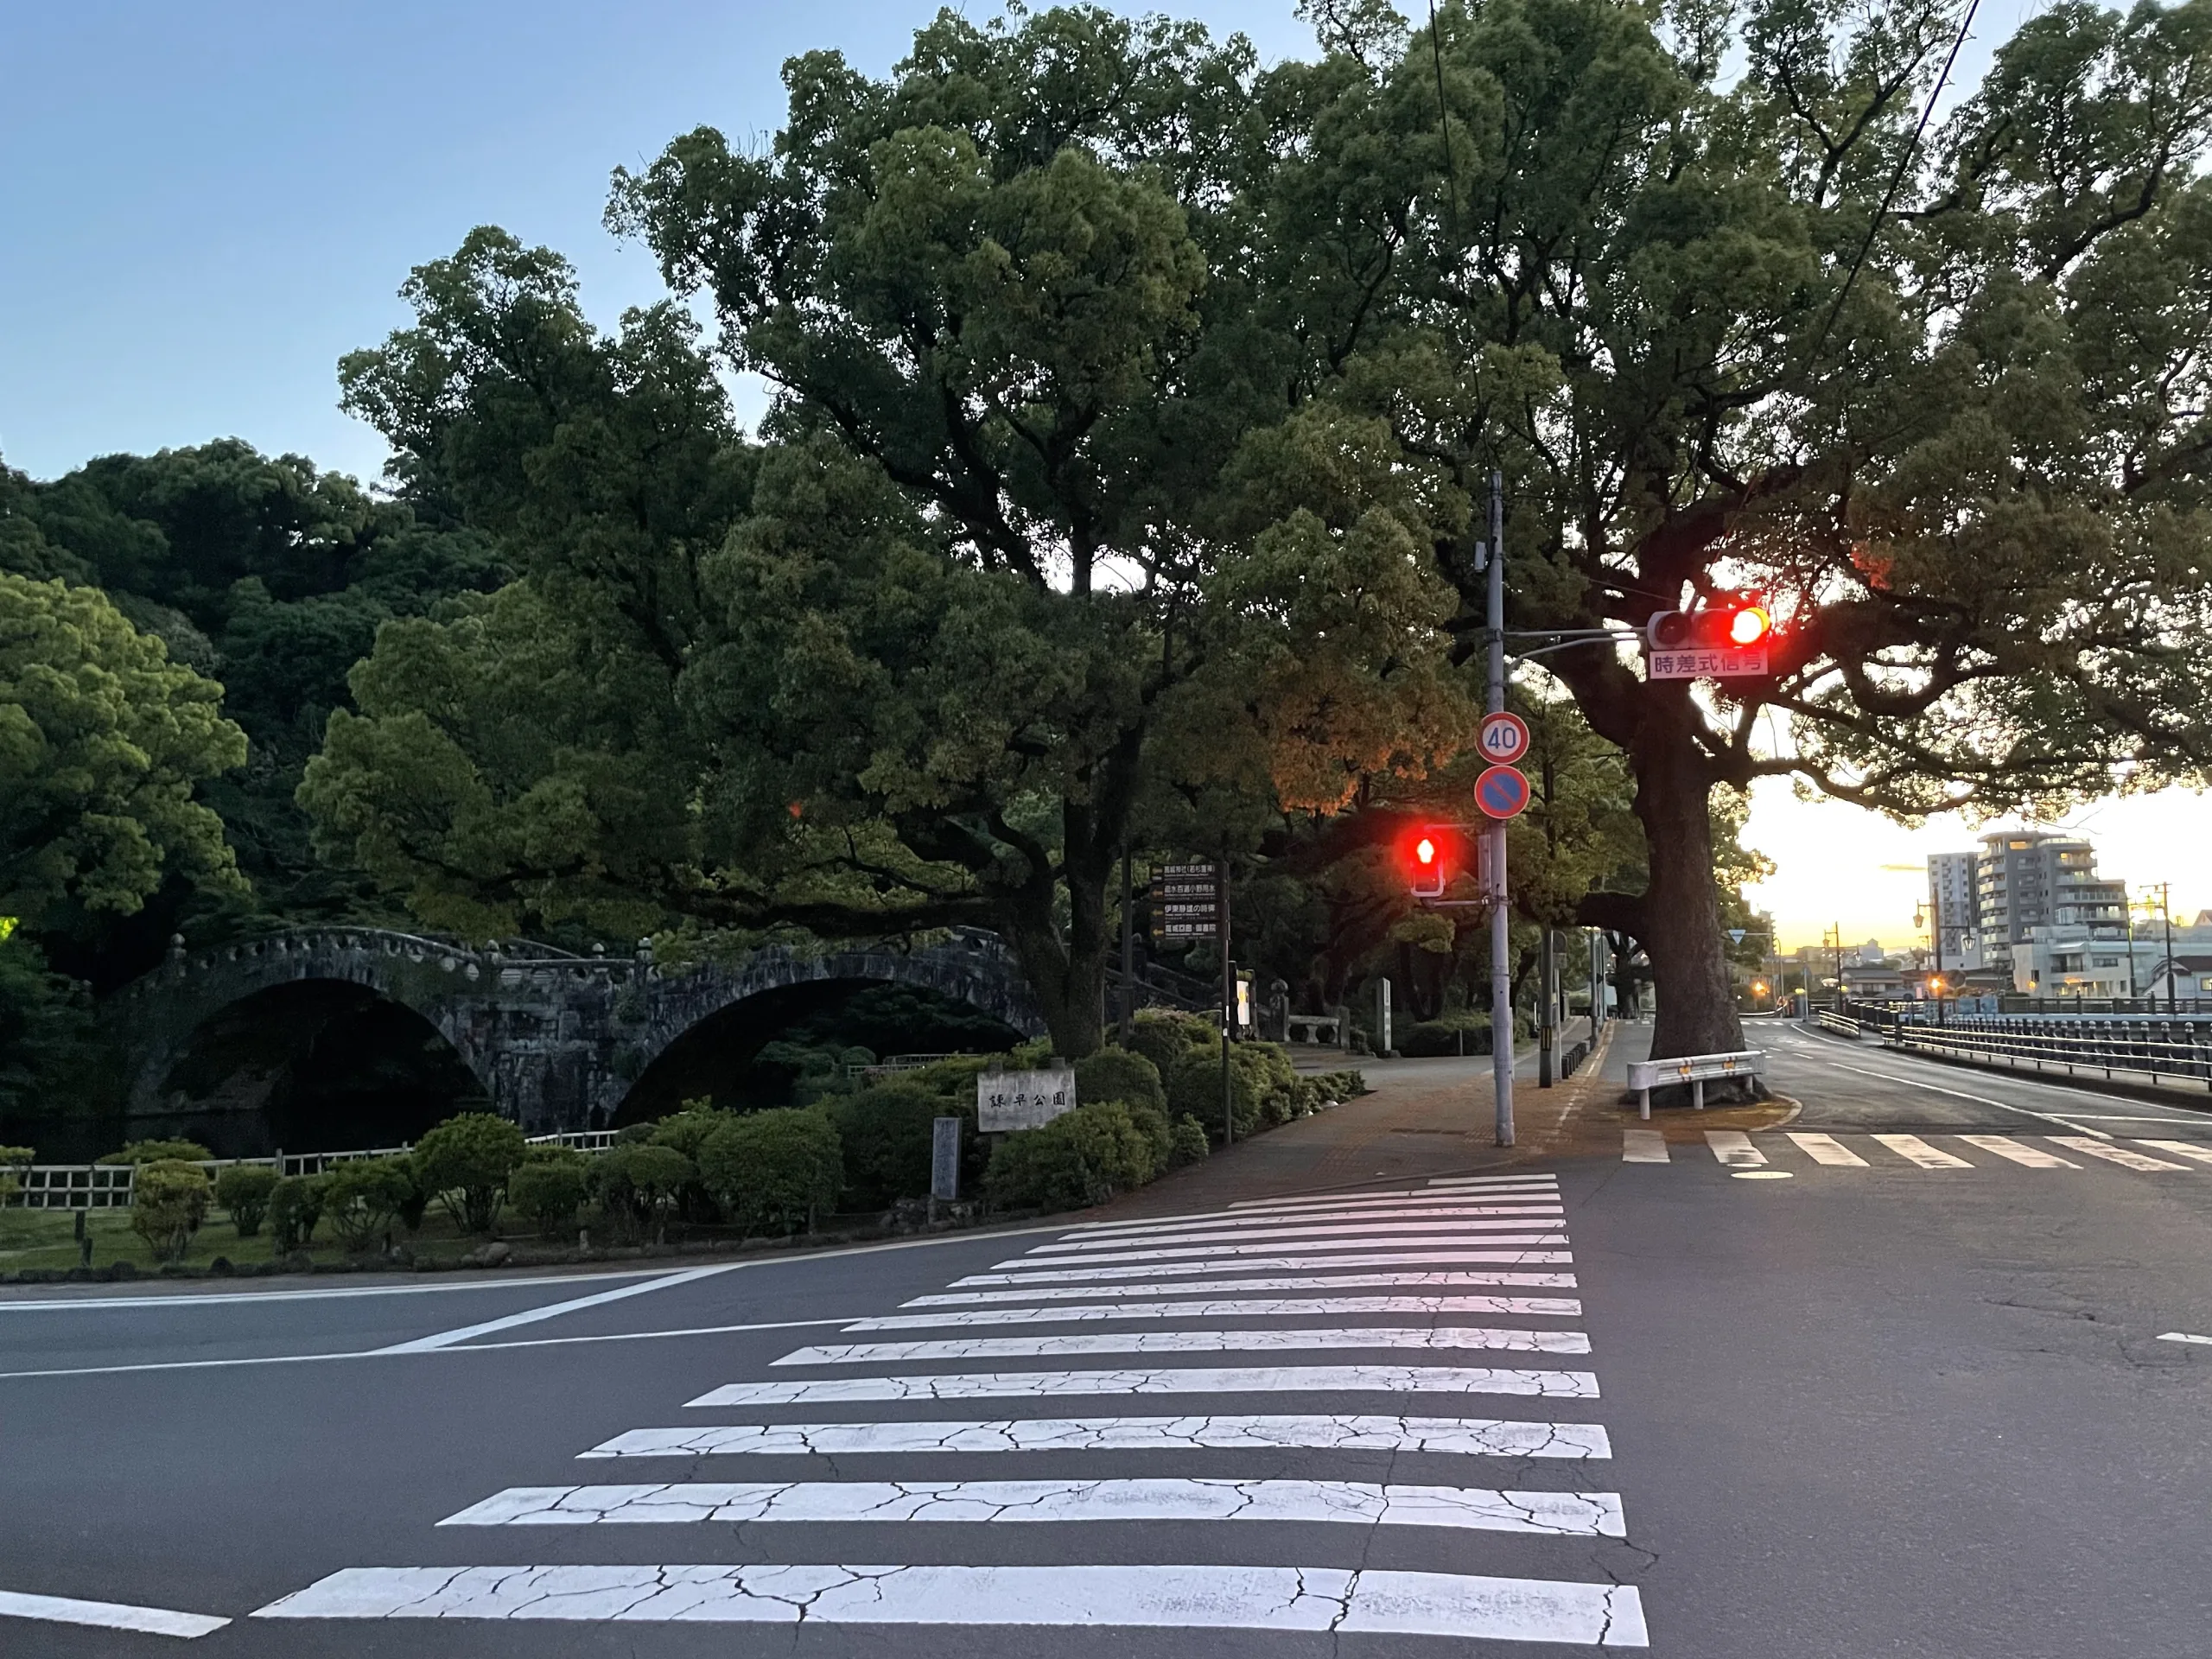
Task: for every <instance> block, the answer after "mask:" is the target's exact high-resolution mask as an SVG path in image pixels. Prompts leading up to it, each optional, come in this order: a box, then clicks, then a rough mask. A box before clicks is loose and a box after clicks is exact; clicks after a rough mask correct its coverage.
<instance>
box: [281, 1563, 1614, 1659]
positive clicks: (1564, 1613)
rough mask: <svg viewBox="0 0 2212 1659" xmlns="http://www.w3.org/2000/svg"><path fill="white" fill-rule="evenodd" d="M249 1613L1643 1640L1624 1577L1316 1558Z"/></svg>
mask: <svg viewBox="0 0 2212 1659" xmlns="http://www.w3.org/2000/svg"><path fill="white" fill-rule="evenodd" d="M253 1617H254V1618H487V1619H491V1618H496V1619H544V1618H557V1619H608V1620H615V1621H620V1622H624V1623H632V1624H634V1623H647V1622H656V1621H662V1620H670V1621H674V1620H681V1621H682V1622H683V1623H685V1624H700V1623H716V1622H721V1623H742V1624H798V1622H799V1620H800V1619H801V1618H804V1620H805V1621H806V1623H807V1624H932V1625H933V1624H953V1625H989V1624H1021V1625H1030V1626H1046V1627H1061V1628H1066V1627H1096V1626H1105V1627H1109V1628H1113V1627H1138V1628H1141V1627H1156V1628H1158V1627H1164V1628H1168V1629H1176V1630H1311V1631H1314V1632H1317V1633H1326V1634H1334V1633H1337V1632H1343V1633H1345V1634H1350V1635H1386V1636H1444V1637H1455V1638H1458V1639H1459V1640H1462V1641H1466V1640H1477V1639H1481V1640H1489V1641H1494V1642H1559V1643H1577V1644H1580V1645H1581V1646H1584V1647H1591V1646H1595V1645H1597V1644H1598V1643H1600V1642H1602V1643H1605V1645H1606V1646H1608V1647H1618V1648H1643V1647H1649V1645H1650V1637H1649V1634H1648V1633H1647V1631H1646V1630H1645V1627H1644V1622H1643V1604H1642V1602H1641V1601H1639V1600H1638V1599H1637V1592H1636V1589H1635V1587H1634V1586H1629V1585H1621V1586H1615V1585H1604V1584H1573V1583H1567V1582H1554V1581H1553V1580H1541V1579H1493V1578H1478V1577H1475V1576H1473V1575H1471V1574H1459V1573H1400V1572H1384V1571H1382V1570H1380V1569H1366V1570H1347V1569H1344V1568H1341V1567H1159V1566H1147V1567H872V1566H861V1567H838V1566H826V1565H825V1566H808V1567H709V1566H674V1567H348V1568H346V1570H345V1571H344V1572H342V1573H332V1574H331V1575H330V1576H329V1577H328V1578H326V1579H323V1580H320V1581H318V1582H317V1583H315V1584H313V1585H310V1586H308V1588H306V1589H305V1590H301V1591H296V1592H294V1593H293V1594H291V1595H289V1596H286V1597H285V1598H283V1599H282V1600H281V1601H275V1602H271V1603H270V1605H268V1606H266V1607H264V1608H262V1609H261V1610H260V1611H257V1612H256V1613H255V1614H254V1615H253Z"/></svg>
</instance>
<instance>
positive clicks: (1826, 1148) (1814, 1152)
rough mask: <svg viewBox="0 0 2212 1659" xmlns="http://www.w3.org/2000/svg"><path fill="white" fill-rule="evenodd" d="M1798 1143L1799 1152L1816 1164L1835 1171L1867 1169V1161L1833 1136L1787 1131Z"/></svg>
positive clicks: (1811, 1132) (1804, 1131)
mask: <svg viewBox="0 0 2212 1659" xmlns="http://www.w3.org/2000/svg"><path fill="white" fill-rule="evenodd" d="M1785 1133H1786V1134H1787V1135H1789V1138H1790V1139H1791V1140H1792V1141H1796V1144H1797V1147H1798V1150H1800V1151H1801V1152H1802V1153H1804V1154H1806V1155H1807V1156H1808V1157H1809V1158H1810V1159H1812V1160H1813V1161H1814V1162H1815V1163H1816V1164H1826V1165H1827V1166H1829V1167H1830V1168H1833V1169H1865V1168H1866V1160H1865V1159H1864V1158H1861V1157H1860V1156H1859V1154H1857V1153H1855V1152H1853V1151H1852V1149H1851V1148H1850V1147H1847V1146H1845V1145H1844V1144H1843V1142H1842V1141H1839V1140H1837V1139H1836V1138H1835V1137H1834V1135H1821V1134H1817V1133H1815V1132H1814V1131H1812V1130H1809V1129H1808V1130H1802V1131H1800V1130H1796V1129H1790V1130H1786V1131H1785Z"/></svg>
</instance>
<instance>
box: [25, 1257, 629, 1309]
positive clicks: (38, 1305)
mask: <svg viewBox="0 0 2212 1659" xmlns="http://www.w3.org/2000/svg"><path fill="white" fill-rule="evenodd" d="M666 1271H667V1270H666V1269H665V1268H645V1269H644V1270H642V1271H632V1272H625V1273H559V1274H547V1275H546V1276H544V1277H543V1278H537V1279H531V1278H483V1279H464V1280H460V1281H454V1282H452V1283H445V1284H434V1285H351V1286H347V1287H345V1288H343V1289H332V1290H222V1291H178V1292H175V1293H174V1294H170V1295H167V1296H42V1297H40V1298H38V1299H37V1300H25V1301H16V1300H0V1313H32V1312H35V1311H37V1310H40V1309H49V1310H50V1309H54V1308H59V1309H61V1310H63V1311H65V1312H67V1310H70V1309H73V1308H76V1309H84V1310H105V1309H108V1308H118V1307H219V1306H228V1305H230V1304H232V1303H237V1302H327V1301H337V1300H344V1299H348V1298H352V1297H355V1296H434V1295H436V1294H440V1293H442V1292H444V1291H451V1290H505V1291H531V1290H535V1289H537V1287H539V1286H540V1285H580V1284H606V1283H607V1282H608V1281H612V1280H617V1279H653V1278H658V1277H659V1276H661V1275H662V1274H664V1273H665V1272H666Z"/></svg>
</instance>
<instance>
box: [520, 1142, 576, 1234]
mask: <svg viewBox="0 0 2212 1659" xmlns="http://www.w3.org/2000/svg"><path fill="white" fill-rule="evenodd" d="M584 1192H585V1180H584V1161H583V1160H582V1159H581V1158H564V1159H553V1158H531V1159H525V1160H523V1162H522V1163H521V1164H520V1165H519V1166H517V1167H516V1170H515V1173H513V1174H512V1175H510V1176H508V1177H507V1203H508V1204H509V1205H511V1206H512V1207H513V1208H514V1209H516V1210H518V1211H520V1212H521V1213H522V1214H523V1215H524V1217H527V1218H528V1219H529V1220H531V1222H534V1223H535V1224H537V1230H538V1232H539V1233H540V1234H542V1235H543V1236H545V1237H547V1238H557V1237H559V1236H562V1235H563V1233H565V1232H567V1231H568V1230H569V1229H571V1228H572V1227H574V1226H575V1220H576V1209H577V1206H578V1205H582V1203H583V1201H584Z"/></svg>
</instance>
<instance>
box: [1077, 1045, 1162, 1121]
mask: <svg viewBox="0 0 2212 1659" xmlns="http://www.w3.org/2000/svg"><path fill="white" fill-rule="evenodd" d="M1075 1097H1076V1102H1077V1104H1079V1105H1084V1106H1097V1105H1103V1103H1105V1102H1107V1101H1109V1100H1118V1101H1120V1102H1122V1104H1124V1105H1127V1106H1151V1107H1154V1108H1156V1109H1159V1110H1160V1111H1162V1112H1164V1111H1166V1109H1167V1090H1166V1087H1165V1086H1164V1085H1163V1084H1161V1083H1160V1068H1159V1067H1158V1066H1156V1065H1154V1064H1153V1063H1152V1062H1151V1061H1150V1060H1148V1059H1147V1058H1145V1057H1144V1056H1143V1055H1141V1054H1140V1053H1137V1052H1135V1050H1133V1049H1127V1048H1102V1049H1100V1050H1099V1051H1098V1052H1096V1054H1086V1055H1085V1056H1084V1058H1081V1059H1079V1060H1077V1062H1076V1063H1075Z"/></svg>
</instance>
